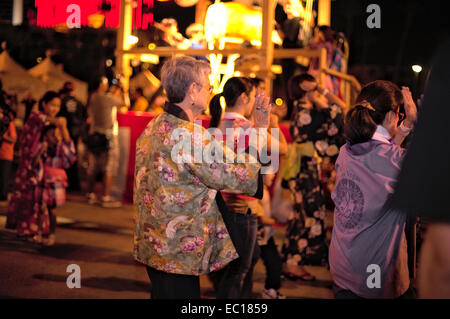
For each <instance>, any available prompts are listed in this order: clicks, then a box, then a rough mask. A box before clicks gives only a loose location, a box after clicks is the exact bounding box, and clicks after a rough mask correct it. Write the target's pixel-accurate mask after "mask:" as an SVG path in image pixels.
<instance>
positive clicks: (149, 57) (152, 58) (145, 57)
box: [140, 54, 159, 64]
mask: <svg viewBox="0 0 450 319" xmlns="http://www.w3.org/2000/svg"><path fill="white" fill-rule="evenodd" d="M140 58H141V62H146V63H152V64H158V63H159V56H157V55H154V54H142V55H141V57H140Z"/></svg>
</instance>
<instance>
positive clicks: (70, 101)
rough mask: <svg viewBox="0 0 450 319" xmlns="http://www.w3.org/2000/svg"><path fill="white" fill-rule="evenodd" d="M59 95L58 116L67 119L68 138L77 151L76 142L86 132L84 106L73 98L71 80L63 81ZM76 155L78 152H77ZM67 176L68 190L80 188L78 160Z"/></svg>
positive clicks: (79, 140)
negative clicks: (59, 108) (59, 107)
mask: <svg viewBox="0 0 450 319" xmlns="http://www.w3.org/2000/svg"><path fill="white" fill-rule="evenodd" d="M59 93H60V97H61V110H60V111H59V114H58V116H62V117H64V118H66V120H67V128H68V129H69V134H70V138H71V139H72V141H73V142H74V144H75V148H76V149H77V151H78V149H79V148H78V144H79V143H82V141H83V139H85V137H86V136H85V134H86V131H87V130H86V119H87V112H86V107H85V106H84V105H83V104H82V103H81V102H80V101H78V100H77V99H76V98H75V86H74V85H73V83H72V82H69V81H68V82H66V83H64V86H63V88H62V89H61V90H60V91H59ZM77 155H79V154H78V152H77ZM67 175H68V177H69V188H68V190H69V191H79V190H80V180H79V177H78V162H75V163H73V165H71V166H70V167H69V169H68V170H67Z"/></svg>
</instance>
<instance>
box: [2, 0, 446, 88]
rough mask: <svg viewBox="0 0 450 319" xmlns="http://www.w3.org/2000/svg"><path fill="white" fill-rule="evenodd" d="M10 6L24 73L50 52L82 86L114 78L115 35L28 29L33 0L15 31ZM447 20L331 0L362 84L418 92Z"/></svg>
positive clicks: (356, 0)
mask: <svg viewBox="0 0 450 319" xmlns="http://www.w3.org/2000/svg"><path fill="white" fill-rule="evenodd" d="M12 2H13V0H0V41H5V40H6V41H7V48H8V51H9V52H10V54H11V56H12V57H13V58H14V59H15V60H16V61H17V62H19V63H20V64H21V65H23V66H24V67H25V68H30V67H32V66H34V65H35V64H36V63H37V62H36V61H37V58H39V57H45V51H46V50H47V49H49V48H53V49H56V50H57V52H58V53H59V54H58V55H57V56H56V57H55V60H57V62H62V63H63V64H64V69H65V71H66V72H68V73H70V74H72V75H74V76H75V77H77V78H79V79H81V80H83V81H87V82H90V83H91V82H93V81H94V79H96V78H97V77H98V76H100V75H103V74H105V73H106V74H112V70H111V69H110V68H107V67H106V66H105V61H106V60H107V59H112V60H113V61H114V49H115V42H116V35H115V34H116V31H115V30H111V29H104V28H102V29H97V30H95V29H91V28H82V29H78V30H76V29H75V30H70V31H69V32H66V33H60V32H56V31H54V30H53V29H43V28H37V27H33V26H29V25H28V22H31V23H32V20H33V10H35V8H34V0H25V1H24V12H25V13H24V25H22V26H20V27H13V26H11V25H10V24H11V21H10V20H11V15H12ZM370 3H376V4H378V5H379V6H380V7H381V28H380V29H369V28H368V27H367V25H366V19H367V17H368V16H369V15H370V13H367V12H366V8H367V6H368V5H369V4H370ZM316 7H317V1H316V2H315V8H316ZM153 13H154V20H155V21H161V19H163V18H165V17H174V18H175V19H177V20H178V23H179V29H180V32H182V33H184V30H185V28H186V27H187V26H188V25H189V24H191V23H193V22H194V20H195V7H190V8H182V7H179V6H178V5H177V4H175V2H173V1H168V2H159V1H155V7H154V8H153ZM447 16H448V14H447V11H446V8H445V2H443V1H437V0H431V1H430V0H429V1H426V0H382V1H380V0H374V1H364V0H362V1H361V0H334V1H332V10H331V27H332V28H333V29H334V30H336V31H342V32H344V34H345V35H346V36H347V38H348V40H349V43H350V58H349V73H351V74H354V75H355V76H356V77H357V78H358V80H359V81H360V82H361V83H362V84H364V83H367V82H369V81H372V80H375V79H385V80H391V81H394V82H395V83H397V84H398V85H408V86H410V87H412V88H413V89H415V91H416V93H418V92H419V91H422V90H423V86H424V84H425V82H426V78H427V76H428V73H429V69H430V63H431V58H432V56H433V52H434V50H435V49H436V47H437V45H438V44H439V43H440V42H441V41H442V40H443V38H444V37H446V36H447V35H448V33H449V31H448V30H449V18H448V17H447ZM152 30H153V29H149V30H147V31H136V34H137V35H138V36H139V38H140V39H143V40H147V41H150V40H152V39H153V40H154V38H155V36H157V32H156V31H154V30H153V31H152ZM141 46H143V45H141ZM413 64H419V65H421V66H422V67H423V71H422V72H421V73H420V75H419V76H418V77H415V75H414V72H413V71H412V70H411V66H412V65H413Z"/></svg>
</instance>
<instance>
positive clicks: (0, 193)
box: [0, 160, 12, 201]
mask: <svg viewBox="0 0 450 319" xmlns="http://www.w3.org/2000/svg"><path fill="white" fill-rule="evenodd" d="M11 167H12V162H11V161H7V160H0V201H5V200H7V199H8V186H9V176H10V173H9V172H10V171H11Z"/></svg>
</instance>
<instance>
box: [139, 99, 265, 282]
mask: <svg viewBox="0 0 450 319" xmlns="http://www.w3.org/2000/svg"><path fill="white" fill-rule="evenodd" d="M166 109H167V112H164V113H162V114H160V115H158V116H157V117H156V118H155V119H153V120H152V121H150V123H149V124H148V125H147V127H146V128H145V131H144V132H143V134H142V135H141V137H140V138H139V139H138V141H137V144H136V169H135V189H134V204H135V205H136V207H137V209H138V214H137V217H136V231H135V238H134V257H135V259H136V260H137V261H139V262H141V263H143V264H145V265H147V266H150V267H152V268H155V269H157V270H160V271H164V272H167V273H174V274H183V275H195V276H199V275H203V274H207V273H210V272H212V271H215V270H218V269H220V268H222V267H224V266H225V265H226V264H228V263H229V262H230V261H232V260H234V259H236V258H237V257H238V256H237V253H236V250H235V247H234V245H233V243H232V241H231V239H230V236H229V233H228V231H227V229H226V227H225V224H224V221H223V218H222V215H221V214H220V212H219V208H218V205H217V203H216V195H217V191H218V190H223V189H234V190H240V191H241V192H242V193H243V194H248V195H253V194H255V193H256V192H257V189H258V175H259V170H260V164H259V163H257V162H256V160H253V163H248V160H247V162H246V163H247V164H243V163H237V164H235V163H236V161H234V163H230V164H227V163H219V162H218V161H213V162H212V163H209V164H208V163H207V161H205V160H203V161H199V162H197V161H194V160H192V161H189V160H184V161H183V162H181V163H179V164H177V163H176V162H179V161H178V160H179V159H181V158H182V157H183V156H186V158H189V157H190V154H184V153H183V152H182V151H181V150H174V148H175V147H176V145H177V144H178V142H179V141H180V140H179V139H178V138H179V136H180V135H178V134H182V133H181V132H180V131H179V130H178V131H175V130H176V129H184V132H185V133H187V134H186V135H184V138H189V139H190V142H189V143H190V145H191V150H199V149H202V150H203V149H204V148H205V147H208V146H209V145H210V144H211V143H212V139H211V138H210V136H209V134H208V132H207V131H206V130H205V129H204V128H203V127H202V126H200V125H197V124H194V123H191V122H189V121H188V117H187V115H186V113H185V112H184V111H183V110H182V109H181V108H179V107H178V106H176V105H174V104H169V105H168V106H167V108H166ZM174 131H175V132H176V133H177V134H175V133H174ZM184 138H183V140H184ZM188 141H189V140H188ZM219 145H220V147H221V148H222V149H223V152H224V154H227V156H229V157H231V158H233V159H235V158H236V154H235V153H234V152H233V151H231V150H230V149H228V148H226V147H225V146H223V145H222V144H219ZM173 150H174V152H173V153H174V157H177V156H178V158H175V159H173V158H172V155H171V154H172V151H173ZM243 156H246V157H248V155H243ZM191 159H192V158H191ZM247 159H248V158H247ZM222 202H223V199H222Z"/></svg>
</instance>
